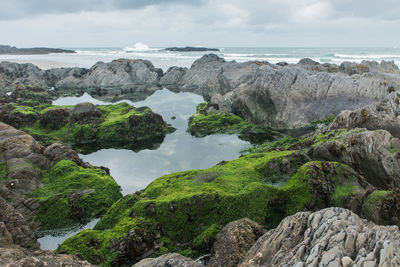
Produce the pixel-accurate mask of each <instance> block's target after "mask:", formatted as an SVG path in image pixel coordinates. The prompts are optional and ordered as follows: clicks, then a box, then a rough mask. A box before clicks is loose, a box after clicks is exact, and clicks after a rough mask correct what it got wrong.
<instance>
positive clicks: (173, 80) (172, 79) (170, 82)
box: [160, 67, 188, 91]
mask: <svg viewBox="0 0 400 267" xmlns="http://www.w3.org/2000/svg"><path fill="white" fill-rule="evenodd" d="M187 70H188V69H187V68H180V67H171V68H169V69H168V70H167V72H166V73H165V74H164V75H163V76H162V77H161V79H160V85H161V86H163V87H165V88H168V89H170V90H171V91H177V90H178V89H179V88H180V87H182V81H183V76H185V74H186V72H187Z"/></svg>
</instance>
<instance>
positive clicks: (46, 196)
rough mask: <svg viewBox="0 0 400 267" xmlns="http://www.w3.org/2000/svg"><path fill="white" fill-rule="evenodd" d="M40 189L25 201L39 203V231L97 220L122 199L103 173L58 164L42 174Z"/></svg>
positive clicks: (69, 164) (107, 176)
mask: <svg viewBox="0 0 400 267" xmlns="http://www.w3.org/2000/svg"><path fill="white" fill-rule="evenodd" d="M42 183H43V185H42V186H41V187H39V188H37V189H36V190H35V191H33V192H32V193H29V194H27V195H28V196H29V197H32V198H34V199H37V200H38V201H39V202H40V210H39V214H38V216H37V220H38V221H39V222H40V225H41V230H48V229H55V228H62V227H68V226H71V225H73V224H76V223H78V222H80V221H82V220H85V219H89V218H93V217H98V216H100V215H102V214H103V213H105V212H106V210H107V209H108V208H109V207H110V206H111V205H112V204H113V203H114V202H115V201H117V200H118V199H120V198H121V197H122V194H121V192H120V188H119V186H118V185H117V183H116V182H115V181H114V179H113V178H112V177H111V176H110V175H108V174H106V173H105V172H104V171H103V170H101V169H97V168H93V167H92V168H83V167H81V166H78V165H77V164H76V163H75V162H73V161H69V160H61V161H59V162H58V163H56V164H55V165H54V166H53V167H52V168H50V169H49V170H47V171H44V172H43V178H42Z"/></svg>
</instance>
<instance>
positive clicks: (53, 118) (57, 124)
mask: <svg viewBox="0 0 400 267" xmlns="http://www.w3.org/2000/svg"><path fill="white" fill-rule="evenodd" d="M70 113H71V112H70V109H66V108H54V109H49V110H47V111H45V112H43V113H41V114H40V117H39V120H40V124H41V125H42V126H43V127H47V128H49V129H52V130H57V129H60V128H61V127H63V126H64V125H65V124H67V122H68V121H69V116H70ZM75 116H76V114H75Z"/></svg>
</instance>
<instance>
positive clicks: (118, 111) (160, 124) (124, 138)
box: [12, 102, 170, 150]
mask: <svg viewBox="0 0 400 267" xmlns="http://www.w3.org/2000/svg"><path fill="white" fill-rule="evenodd" d="M72 108H73V106H53V105H49V104H44V105H39V106H36V107H29V106H21V105H17V104H15V105H14V110H13V111H12V112H19V113H23V114H25V115H26V114H29V115H34V117H33V118H32V119H31V120H32V122H31V123H30V124H29V125H24V127H22V130H24V131H25V132H27V133H28V134H30V135H32V136H33V137H34V138H35V139H36V140H38V141H39V142H41V143H43V144H45V145H49V144H52V143H55V142H59V143H64V144H68V145H71V146H74V148H77V149H78V150H79V149H80V148H81V149H83V150H84V149H85V146H88V150H91V149H93V148H92V147H95V150H96V149H98V148H107V147H124V148H135V147H149V146H152V144H153V143H157V144H158V143H160V142H162V140H163V139H164V137H165V134H166V133H168V132H170V129H169V128H168V125H167V124H166V123H165V122H164V121H163V120H162V118H161V117H160V116H159V115H157V114H154V113H152V112H151V110H150V109H149V108H134V107H133V106H131V105H129V104H127V103H125V102H122V103H119V104H113V105H104V106H97V109H98V110H99V111H100V112H101V119H99V121H94V122H90V123H89V122H88V123H79V122H75V121H73V120H72V119H71V118H65V120H66V121H65V123H64V124H63V125H59V126H58V127H52V124H51V123H48V124H47V125H43V124H42V123H41V121H40V120H41V116H43V115H44V114H45V113H46V112H48V111H50V110H52V109H66V110H70V111H71V110H72Z"/></svg>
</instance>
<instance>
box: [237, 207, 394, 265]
mask: <svg viewBox="0 0 400 267" xmlns="http://www.w3.org/2000/svg"><path fill="white" fill-rule="evenodd" d="M399 240H400V232H399V228H398V227H397V226H377V225H375V224H373V223H370V222H367V221H366V220H362V219H360V218H359V217H358V216H357V215H356V214H354V213H352V212H351V211H349V210H345V209H340V208H329V209H324V210H321V211H318V212H315V213H309V212H301V213H297V214H296V215H294V216H290V217H288V218H285V219H284V220H283V221H282V222H281V223H280V224H279V226H278V227H277V228H276V229H274V230H271V231H268V232H267V233H266V234H265V235H264V236H262V237H261V238H260V239H259V240H257V242H256V243H255V244H254V245H253V247H252V248H251V249H250V250H249V252H248V253H247V255H246V257H245V259H244V260H243V262H242V264H240V266H243V267H244V266H246V267H247V266H314V265H320V266H398V265H399V264H400V253H399V250H398V248H399V246H400V242H399Z"/></svg>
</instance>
